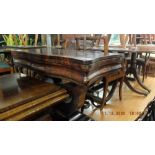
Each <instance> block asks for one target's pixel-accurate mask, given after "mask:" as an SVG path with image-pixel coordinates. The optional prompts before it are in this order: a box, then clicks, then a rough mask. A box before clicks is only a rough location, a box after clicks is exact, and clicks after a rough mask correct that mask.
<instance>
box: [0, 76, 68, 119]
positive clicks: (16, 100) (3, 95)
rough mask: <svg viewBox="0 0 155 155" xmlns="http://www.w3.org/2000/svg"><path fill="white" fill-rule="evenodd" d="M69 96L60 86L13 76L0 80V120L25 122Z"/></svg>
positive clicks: (3, 77)
mask: <svg viewBox="0 0 155 155" xmlns="http://www.w3.org/2000/svg"><path fill="white" fill-rule="evenodd" d="M68 97H69V95H68V94H67V91H66V90H65V89H62V88H61V87H60V86H56V85H54V84H50V83H47V82H42V81H39V80H36V79H32V78H29V77H26V76H25V75H23V74H22V75H19V74H11V75H5V76H2V77H1V78H0V120H7V119H9V120H10V119H11V120H25V119H26V118H28V117H30V116H32V115H34V114H36V113H38V112H41V111H42V110H44V109H45V108H47V107H50V106H51V105H53V104H56V103H57V102H60V101H64V100H65V99H67V98H68Z"/></svg>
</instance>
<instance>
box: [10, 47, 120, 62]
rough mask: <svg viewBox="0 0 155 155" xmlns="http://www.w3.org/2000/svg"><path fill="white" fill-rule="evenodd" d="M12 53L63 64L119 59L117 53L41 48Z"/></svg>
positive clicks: (17, 50)
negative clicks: (46, 58)
mask: <svg viewBox="0 0 155 155" xmlns="http://www.w3.org/2000/svg"><path fill="white" fill-rule="evenodd" d="M11 51H12V52H13V53H15V52H20V53H21V54H26V55H27V54H28V55H30V56H38V57H40V58H43V59H45V57H48V58H51V59H52V58H54V59H58V60H63V61H64V62H66V61H67V62H68V63H69V62H74V63H81V64H92V63H95V62H98V61H101V60H105V59H109V58H113V57H120V55H119V54H117V53H109V54H105V53H104V52H101V51H97V50H96V51H95V50H94V51H92V50H85V51H84V50H64V49H55V48H50V47H47V48H42V49H27V50H26V49H16V50H14V49H11ZM65 60H66V61H65Z"/></svg>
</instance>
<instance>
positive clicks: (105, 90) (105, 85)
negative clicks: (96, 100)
mask: <svg viewBox="0 0 155 155" xmlns="http://www.w3.org/2000/svg"><path fill="white" fill-rule="evenodd" d="M104 83H105V84H104V88H103V98H102V103H101V107H100V109H101V110H102V109H103V107H104V105H105V104H106V96H107V92H108V85H109V82H108V80H107V79H106V78H105V80H104Z"/></svg>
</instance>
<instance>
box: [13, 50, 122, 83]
mask: <svg viewBox="0 0 155 155" xmlns="http://www.w3.org/2000/svg"><path fill="white" fill-rule="evenodd" d="M12 56H13V59H14V64H15V65H19V64H20V66H28V67H30V68H32V69H33V70H35V71H36V72H39V73H41V74H45V75H47V76H52V77H53V76H56V77H59V78H65V79H67V80H70V81H73V82H75V83H77V84H82V85H83V84H84V85H89V84H90V83H91V82H93V80H96V78H101V76H102V77H103V75H105V74H107V73H108V72H112V71H114V70H117V69H121V68H122V63H123V62H124V61H123V56H122V55H121V54H118V53H112V54H111V53H109V54H105V53H104V52H101V51H91V50H86V51H84V50H68V49H67V50H63V49H52V48H42V49H28V50H25V49H22V50H21V49H20V50H19V49H18V50H17V49H16V50H14V49H12Z"/></svg>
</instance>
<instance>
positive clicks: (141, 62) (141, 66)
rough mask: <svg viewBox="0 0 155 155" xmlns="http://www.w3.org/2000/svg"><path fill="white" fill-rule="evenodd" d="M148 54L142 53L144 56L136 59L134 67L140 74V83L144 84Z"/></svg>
mask: <svg viewBox="0 0 155 155" xmlns="http://www.w3.org/2000/svg"><path fill="white" fill-rule="evenodd" d="M149 58H150V53H144V55H142V54H140V55H139V57H138V58H137V59H136V61H137V62H136V65H137V68H138V70H139V72H140V71H141V72H142V81H143V82H144V79H145V77H147V74H148V65H149Z"/></svg>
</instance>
